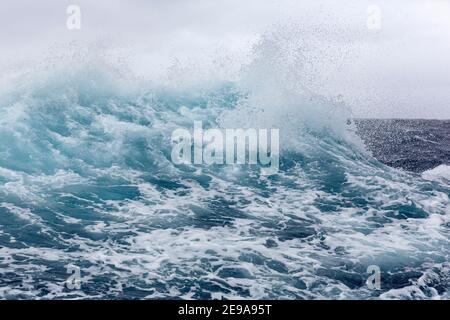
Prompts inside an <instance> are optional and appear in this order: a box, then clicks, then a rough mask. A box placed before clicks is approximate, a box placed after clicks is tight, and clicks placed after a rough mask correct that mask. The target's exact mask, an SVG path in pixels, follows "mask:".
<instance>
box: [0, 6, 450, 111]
mask: <svg viewBox="0 0 450 320" xmlns="http://www.w3.org/2000/svg"><path fill="white" fill-rule="evenodd" d="M70 4H75V5H78V6H79V7H80V8H81V30H72V31H70V30H68V29H67V27H66V19H67V17H68V15H67V13H66V8H67V6H68V5H70ZM371 5H376V6H378V8H379V9H380V14H381V15H380V17H381V20H380V21H381V29H380V30H371V29H369V28H368V27H367V19H368V17H369V15H370V12H368V11H367V9H368V7H369V6H371ZM284 26H286V30H287V31H286V32H287V33H290V35H289V36H288V38H289V37H290V39H295V37H298V38H302V39H307V41H305V43H307V44H308V43H309V44H312V47H311V48H309V49H310V50H311V52H312V53H311V56H313V57H314V59H311V61H308V63H311V64H315V65H314V66H313V67H312V70H315V71H317V76H315V79H314V83H313V84H312V85H313V86H314V87H315V88H316V89H317V90H318V93H320V94H325V95H338V94H340V95H342V97H343V99H344V100H345V101H346V102H348V103H349V104H350V106H351V107H352V109H353V111H354V113H355V115H356V116H362V117H398V118H405V117H408V118H446V119H450V1H448V0H386V1H366V0H353V1H348V0H341V1H333V0H329V1H324V0H320V1H318V0H314V1H313V0H310V1H301V0H265V1H260V0H171V1H170V0H169V1H148V0H147V1H144V0H142V1H138V0H131V1H130V0H129V1H118V0H96V1H95V2H94V1H88V0H83V1H81V0H72V1H60V0H53V1H51V0H40V1H33V0H27V1H25V0H3V1H1V3H0V49H1V50H0V71H2V74H6V72H10V71H11V70H14V69H15V68H23V67H24V66H26V65H32V64H35V63H38V62H41V61H42V59H44V58H48V57H49V56H51V55H52V54H54V52H55V50H56V51H59V52H60V51H61V50H62V51H63V50H64V47H65V46H66V45H67V43H70V42H73V41H75V43H77V45H80V46H83V47H89V48H92V47H96V46H97V47H101V48H103V49H102V50H106V51H108V52H110V53H114V54H117V55H118V56H121V57H122V58H123V59H124V60H125V61H126V63H127V64H129V66H130V67H131V68H132V69H134V72H136V74H139V75H142V76H144V77H147V78H150V79H153V80H155V79H158V78H162V77H164V76H165V75H166V74H167V70H168V69H170V67H171V68H172V69H173V66H174V61H178V63H179V65H181V66H182V67H183V68H185V69H187V70H189V71H190V73H191V74H190V76H192V77H195V76H199V74H202V72H205V73H206V74H208V71H200V70H208V69H212V71H209V72H212V73H221V74H223V76H224V77H231V78H232V77H234V76H236V75H237V74H238V71H239V69H240V66H241V65H242V64H243V63H246V62H248V60H249V59H251V52H252V51H251V50H252V47H253V46H254V45H255V43H257V42H258V41H259V39H261V37H262V36H264V35H265V34H267V33H268V32H270V30H272V29H274V28H281V29H282V28H284ZM292 26H294V27H292ZM292 28H298V32H295V31H294V32H293V31H292ZM55 48H58V49H55ZM309 49H308V50H309ZM341 54H344V55H345V57H344V58H343V59H341V58H342V57H341V56H339V57H337V56H336V55H341ZM335 60H336V68H331V67H330V63H333V61H335ZM218 61H219V62H220V63H218ZM218 64H219V65H222V66H223V68H222V69H221V70H218V68H217V65H218ZM219 69H220V68H219ZM187 73H189V72H187ZM192 73H195V75H192ZM180 76H181V75H180ZM267 76H270V75H267ZM304 81H307V80H304Z"/></svg>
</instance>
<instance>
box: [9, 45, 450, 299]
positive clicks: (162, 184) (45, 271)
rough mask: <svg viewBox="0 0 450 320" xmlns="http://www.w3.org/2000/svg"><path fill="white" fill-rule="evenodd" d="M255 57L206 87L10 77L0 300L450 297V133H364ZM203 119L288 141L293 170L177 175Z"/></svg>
mask: <svg viewBox="0 0 450 320" xmlns="http://www.w3.org/2000/svg"><path fill="white" fill-rule="evenodd" d="M263 51H264V50H263ZM269 51H270V50H269ZM260 60H261V59H260ZM260 60H258V59H255V62H254V63H253V64H252V65H251V66H250V67H249V70H247V71H246V72H247V73H246V77H244V79H243V80H242V81H241V80H240V81H229V82H226V81H222V82H214V83H208V84H207V85H193V86H172V87H171V86H155V85H150V84H140V85H136V84H135V83H132V81H131V82H130V81H129V80H128V79H127V78H126V77H124V76H123V75H121V74H120V73H115V72H113V71H111V70H110V69H109V68H107V67H104V66H103V67H102V66H93V64H91V63H87V64H80V65H77V66H76V67H74V66H73V65H72V66H71V67H70V68H66V69H64V68H59V67H55V68H48V69H44V71H42V72H37V71H36V72H30V73H27V74H25V75H21V76H20V77H18V78H16V79H15V80H10V82H8V84H9V85H8V86H6V87H3V89H2V92H1V94H0V114H1V116H0V298H2V299H55V298H58V299H143V298H145V299H169V298H171V299H174V298H175V299H178V298H181V299H234V298H243V299H250V298H251V299H376V298H383V299H448V298H450V273H449V272H450V256H449V255H450V243H449V240H450V206H449V195H450V167H449V166H448V165H449V145H448V135H449V132H450V131H449V126H448V125H449V124H448V122H439V121H402V120H398V121H397V120H396V121H357V122H356V124H355V123H353V121H348V119H349V118H351V113H350V112H349V110H348V108H347V107H345V105H344V104H343V103H342V102H340V101H339V100H334V99H331V98H330V99H329V98H325V97H322V96H319V95H314V94H312V93H311V92H310V91H309V90H307V89H305V88H303V87H296V86H292V85H290V86H286V85H285V84H286V83H287V82H289V83H290V78H289V77H288V78H284V77H283V76H281V75H286V74H287V73H283V72H281V73H273V72H270V71H271V69H270V64H269V66H267V65H266V66H265V69H264V68H263V69H262V71H261V64H262V62H261V61H260ZM278 71H279V70H278ZM261 72H262V73H261ZM261 74H271V75H272V76H271V77H261V76H260V75H261ZM277 75H280V76H277ZM262 78H264V79H265V81H264V82H261V81H260V80H261V79H262ZM267 78H270V79H269V80H268V79H267ZM280 83H281V85H280ZM194 120H201V121H203V123H204V125H205V126H206V127H220V128H229V127H233V128H246V127H253V128H280V139H281V140H280V147H281V153H280V170H279V171H278V172H277V173H276V174H274V175H271V176H263V175H260V171H259V168H257V167H252V166H239V165H236V166H232V165H231V166H230V165H222V166H219V165H215V166H207V165H174V164H173V163H172V162H171V157H170V154H171V148H172V144H171V139H170V138H171V133H172V132H173V130H175V129H177V128H186V129H188V130H191V129H192V126H193V122H194ZM392 141H395V144H394V143H392ZM373 265H375V266H378V267H379V268H380V271H381V282H380V285H381V287H380V288H379V290H372V289H370V288H369V287H368V286H367V285H366V280H367V279H368V277H369V276H370V275H371V274H370V273H368V272H367V268H368V267H369V266H373ZM74 268H76V269H78V270H79V271H80V276H81V279H80V280H81V283H80V288H79V289H77V288H69V286H68V285H67V283H66V281H67V280H68V278H69V277H71V276H72V275H73V274H72V271H71V270H74Z"/></svg>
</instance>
